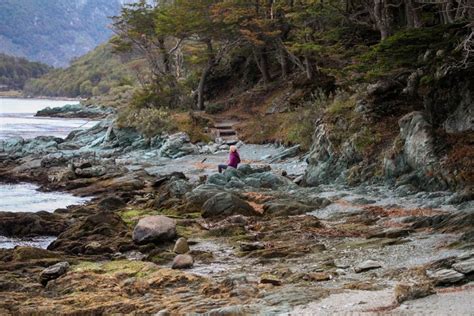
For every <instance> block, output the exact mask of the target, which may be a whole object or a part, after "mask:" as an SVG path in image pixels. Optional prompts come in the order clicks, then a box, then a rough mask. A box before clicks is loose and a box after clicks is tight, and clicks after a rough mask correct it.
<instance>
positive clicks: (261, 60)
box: [253, 47, 271, 84]
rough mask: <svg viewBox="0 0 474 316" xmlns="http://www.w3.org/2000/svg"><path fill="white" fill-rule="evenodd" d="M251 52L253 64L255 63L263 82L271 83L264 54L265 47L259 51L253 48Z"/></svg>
mask: <svg viewBox="0 0 474 316" xmlns="http://www.w3.org/2000/svg"><path fill="white" fill-rule="evenodd" d="M253 52H254V56H255V62H256V63H257V66H258V69H259V70H260V73H261V74H262V78H263V82H264V83H265V84H267V83H269V82H270V81H271V76H270V72H269V70H268V58H267V54H266V49H265V47H263V48H260V49H259V48H255V47H254V49H253Z"/></svg>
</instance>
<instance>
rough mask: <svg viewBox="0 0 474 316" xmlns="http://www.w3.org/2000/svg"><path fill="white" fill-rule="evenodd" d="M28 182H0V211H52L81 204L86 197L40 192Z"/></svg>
mask: <svg viewBox="0 0 474 316" xmlns="http://www.w3.org/2000/svg"><path fill="white" fill-rule="evenodd" d="M37 189H38V187H37V186H36V185H34V184H30V183H22V184H1V185H0V197H1V199H0V211H3V212H39V211H47V212H52V211H54V210H55V209H57V208H63V207H66V206H68V205H73V204H82V203H84V202H86V201H88V199H86V198H80V197H77V196H73V195H71V194H67V193H63V192H40V191H38V190H37Z"/></svg>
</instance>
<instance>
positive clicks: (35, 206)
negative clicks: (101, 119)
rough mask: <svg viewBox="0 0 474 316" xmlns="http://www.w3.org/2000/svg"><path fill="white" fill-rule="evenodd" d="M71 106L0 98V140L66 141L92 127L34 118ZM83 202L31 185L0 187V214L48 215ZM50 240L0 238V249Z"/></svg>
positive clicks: (40, 244)
mask: <svg viewBox="0 0 474 316" xmlns="http://www.w3.org/2000/svg"><path fill="white" fill-rule="evenodd" d="M74 103H78V102H77V101H58V100H44V99H9V98H0V139H6V138H10V137H23V138H34V137H36V136H41V135H46V136H57V137H66V136H67V135H68V134H69V132H71V131H72V130H75V129H79V128H88V127H91V126H93V125H94V124H95V123H96V122H95V121H88V120H85V119H62V118H46V117H34V114H35V113H36V112H37V111H39V110H41V109H44V108H46V107H48V106H49V107H57V106H63V105H66V104H74ZM86 201H87V199H84V198H78V197H75V196H72V195H70V194H66V193H61V192H40V191H38V190H37V186H35V185H33V184H14V185H11V184H0V212H1V211H3V212H38V211H48V212H52V211H54V210H55V209H57V208H63V207H66V206H68V205H72V204H81V203H84V202H86ZM54 239H55V237H52V236H43V237H37V238H36V237H35V238H29V239H17V238H7V237H4V236H0V248H13V247H15V246H18V245H21V246H33V247H41V248H46V247H47V246H48V245H49V244H50V243H51V242H52V241H53V240H54Z"/></svg>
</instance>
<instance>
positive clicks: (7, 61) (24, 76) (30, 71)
mask: <svg viewBox="0 0 474 316" xmlns="http://www.w3.org/2000/svg"><path fill="white" fill-rule="evenodd" d="M51 69H52V67H50V66H48V65H45V64H42V63H38V62H30V61H28V60H27V59H25V58H18V57H13V56H8V55H5V54H0V86H5V87H4V88H5V89H9V90H21V89H23V86H24V85H25V82H26V81H27V80H28V79H30V78H38V77H41V76H42V75H44V74H46V73H47V72H48V71H50V70H51Z"/></svg>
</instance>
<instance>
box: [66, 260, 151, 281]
mask: <svg viewBox="0 0 474 316" xmlns="http://www.w3.org/2000/svg"><path fill="white" fill-rule="evenodd" d="M71 270H72V271H73V272H93V273H99V274H115V273H125V274H128V275H131V276H135V277H145V276H147V275H149V274H151V273H153V272H155V271H157V270H158V268H157V267H154V266H153V265H151V264H150V263H148V262H144V261H130V260H114V261H105V262H91V261H82V262H80V263H79V264H77V265H74V266H72V269H71Z"/></svg>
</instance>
